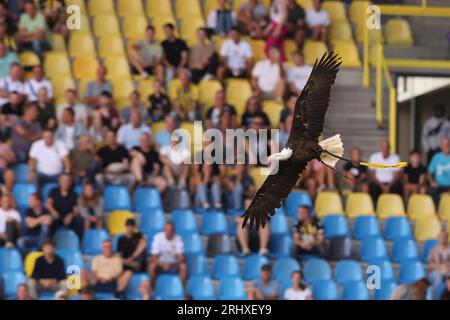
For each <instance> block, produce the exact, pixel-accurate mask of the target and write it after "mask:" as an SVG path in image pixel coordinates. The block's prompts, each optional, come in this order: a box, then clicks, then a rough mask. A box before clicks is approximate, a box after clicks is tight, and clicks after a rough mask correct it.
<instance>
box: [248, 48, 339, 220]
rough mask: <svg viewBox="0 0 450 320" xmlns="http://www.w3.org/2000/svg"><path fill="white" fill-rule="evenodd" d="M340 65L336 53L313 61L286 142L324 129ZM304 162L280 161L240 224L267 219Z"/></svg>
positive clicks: (307, 137) (278, 205) (283, 197)
mask: <svg viewBox="0 0 450 320" xmlns="http://www.w3.org/2000/svg"><path fill="white" fill-rule="evenodd" d="M340 64H341V61H340V58H339V57H338V55H337V54H334V53H333V52H331V53H325V54H324V55H323V56H322V58H321V59H320V60H316V62H315V64H314V67H313V69H312V71H311V75H310V76H309V79H308V82H307V83H306V86H305V88H304V89H303V91H302V94H301V95H300V97H299V98H298V100H297V103H296V105H295V112H294V119H293V120H292V128H291V133H290V136H289V140H288V144H289V145H292V146H293V147H294V148H295V141H296V140H298V139H312V140H317V139H318V137H319V136H320V134H321V133H322V130H323V125H324V120H325V114H326V112H327V108H328V103H329V101H330V90H331V86H332V85H333V83H334V81H335V79H336V74H337V72H338V70H339V66H340ZM306 165H307V163H306V162H305V163H302V164H300V165H299V163H293V162H292V161H290V160H286V161H280V162H279V169H278V172H277V173H276V174H274V175H269V176H268V177H267V179H266V180H265V181H264V183H263V185H262V186H261V188H260V189H259V190H258V192H257V193H256V195H255V197H254V198H253V201H252V203H251V204H250V206H249V207H248V209H247V210H246V211H245V213H244V215H243V217H244V222H243V224H242V227H244V226H245V225H246V224H247V221H250V228H251V227H252V226H253V225H256V228H259V226H260V225H261V226H262V227H264V226H265V224H266V223H267V222H268V221H269V220H270V216H272V215H273V214H274V213H275V209H276V208H280V207H281V201H283V200H284V199H285V198H286V197H287V196H288V194H289V193H290V192H291V189H292V188H293V187H294V185H295V183H296V182H297V180H298V177H299V175H300V174H301V173H302V171H303V170H304V169H305V167H306Z"/></svg>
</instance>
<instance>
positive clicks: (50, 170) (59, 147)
mask: <svg viewBox="0 0 450 320" xmlns="http://www.w3.org/2000/svg"><path fill="white" fill-rule="evenodd" d="M68 155H69V151H68V150H67V147H66V146H65V144H64V142H62V141H60V140H56V139H55V136H54V134H53V132H52V131H50V130H45V131H44V133H43V134H42V139H40V140H37V141H35V142H33V144H32V145H31V148H30V154H29V162H28V164H29V166H30V169H29V180H30V181H35V182H36V183H37V185H38V187H39V189H40V188H42V187H43V186H44V184H46V183H50V182H58V179H59V177H60V175H61V174H62V173H63V172H66V173H67V172H69V170H70V162H69V157H68Z"/></svg>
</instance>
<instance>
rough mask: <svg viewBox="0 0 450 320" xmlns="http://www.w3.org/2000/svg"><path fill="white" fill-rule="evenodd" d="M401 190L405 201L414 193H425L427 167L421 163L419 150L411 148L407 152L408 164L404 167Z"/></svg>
mask: <svg viewBox="0 0 450 320" xmlns="http://www.w3.org/2000/svg"><path fill="white" fill-rule="evenodd" d="M404 173H405V174H404V182H403V190H404V196H405V202H407V201H408V199H409V197H410V196H411V195H412V194H414V193H422V194H424V193H426V185H425V183H426V179H427V168H425V166H424V165H422V157H421V156H420V153H419V151H417V150H413V151H411V152H410V154H409V165H408V166H407V167H406V168H405V169H404Z"/></svg>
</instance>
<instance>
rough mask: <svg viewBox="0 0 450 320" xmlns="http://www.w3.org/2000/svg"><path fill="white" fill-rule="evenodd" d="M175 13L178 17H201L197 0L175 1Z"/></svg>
mask: <svg viewBox="0 0 450 320" xmlns="http://www.w3.org/2000/svg"><path fill="white" fill-rule="evenodd" d="M175 14H176V16H177V17H178V18H183V19H184V18H185V17H186V16H194V17H201V16H202V10H201V8H200V1H199V0H182V1H178V0H177V1H176V2H175Z"/></svg>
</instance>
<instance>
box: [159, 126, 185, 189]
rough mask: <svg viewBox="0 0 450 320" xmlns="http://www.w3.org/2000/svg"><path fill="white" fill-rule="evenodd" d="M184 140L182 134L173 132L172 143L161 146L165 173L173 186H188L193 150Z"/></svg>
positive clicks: (181, 187)
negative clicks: (191, 150)
mask: <svg viewBox="0 0 450 320" xmlns="http://www.w3.org/2000/svg"><path fill="white" fill-rule="evenodd" d="M183 140H184V139H183V136H182V135H179V134H173V135H172V136H171V144H170V145H167V146H163V147H161V149H160V151H159V155H160V157H161V161H162V163H163V165H164V167H163V175H164V177H165V178H166V179H167V182H168V183H169V186H170V187H172V188H174V187H175V186H178V188H179V189H184V188H185V187H186V180H187V177H188V173H189V169H190V166H189V163H190V160H191V152H190V149H189V146H187V144H185V143H184V142H183Z"/></svg>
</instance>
